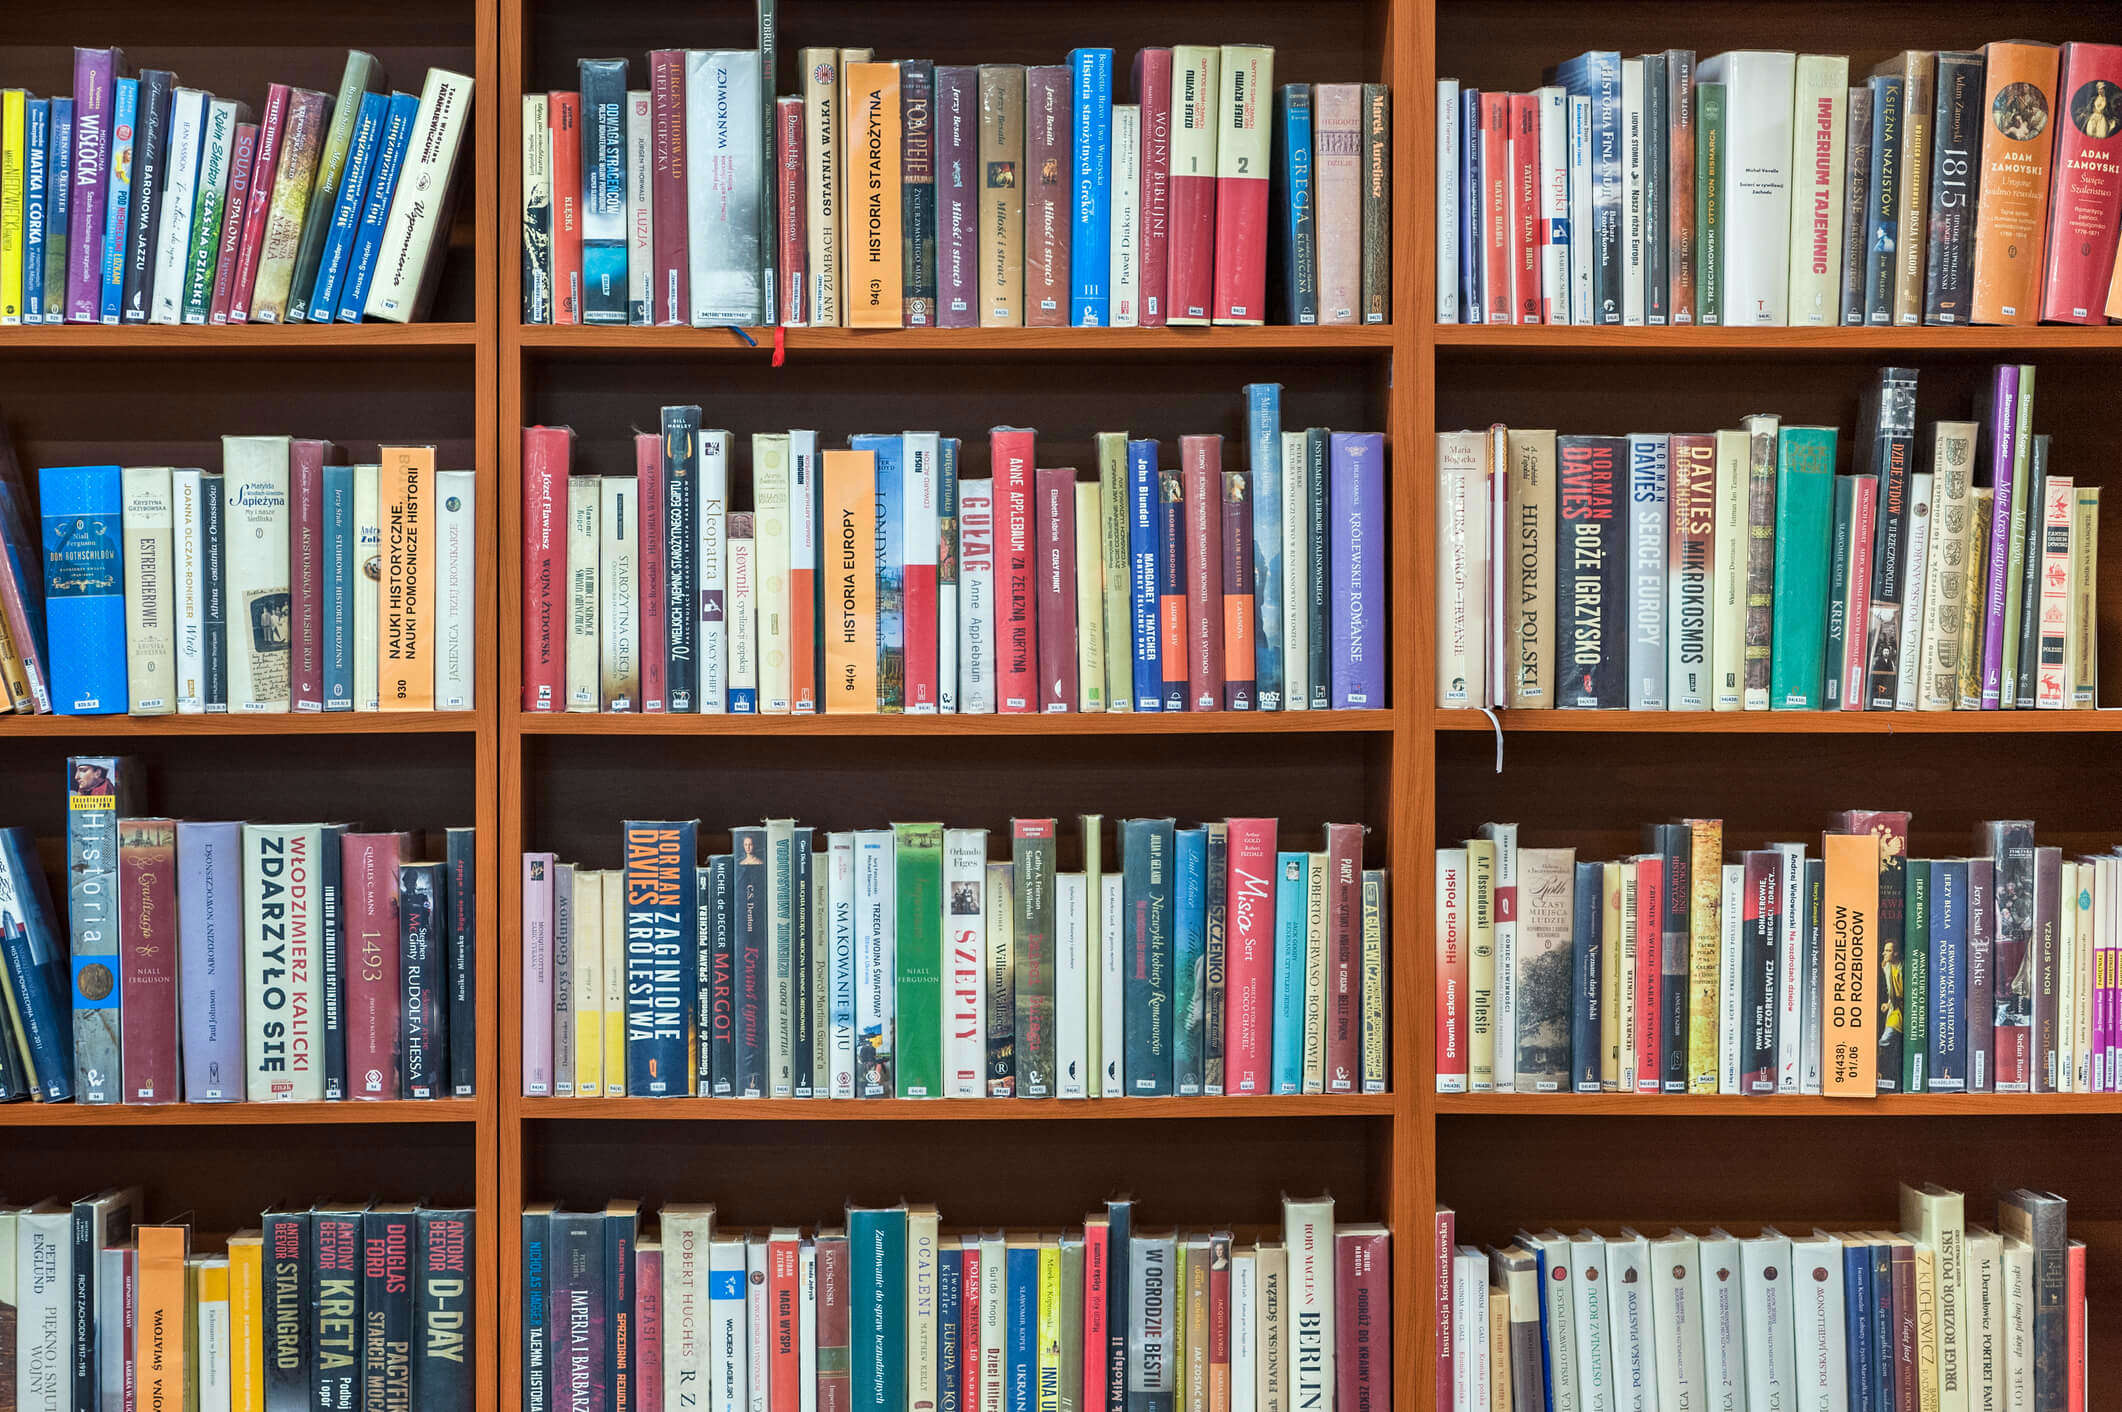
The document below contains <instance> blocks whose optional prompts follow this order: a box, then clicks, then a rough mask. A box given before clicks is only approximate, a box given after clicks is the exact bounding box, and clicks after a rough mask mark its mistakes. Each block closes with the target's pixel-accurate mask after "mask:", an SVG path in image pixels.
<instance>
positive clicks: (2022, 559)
mask: <svg viewBox="0 0 2122 1412" xmlns="http://www.w3.org/2000/svg"><path fill="white" fill-rule="evenodd" d="M2033 433H2034V368H2033V364H2031V363H2022V364H2020V365H2019V398H2018V420H2017V423H2016V425H2015V426H2014V427H2013V430H2012V438H2011V537H2010V538H2009V539H2008V540H2006V541H2005V543H2006V545H2007V550H2006V557H2005V562H2004V675H2003V677H2002V681H2003V683H2004V686H2003V688H2002V691H2001V693H2000V694H2001V697H2002V699H2001V700H2000V701H1999V702H1998V705H1999V706H2000V707H2001V708H2002V709H2004V710H2010V709H2011V708H2012V707H2013V706H2015V705H2016V704H2017V703H2018V689H2017V687H2018V681H2019V634H2018V631H2017V628H2018V623H2019V601H2020V599H2021V597H2022V596H2023V590H2022V586H2021V583H2020V580H2021V579H2022V578H2023V577H2024V575H2025V573H2026V514H2027V504H2026V502H2027V499H2028V493H2029V491H2030V490H2031V488H2032V487H2031V485H2030V482H2031V481H2032V479H2033V439H2034V436H2033Z"/></svg>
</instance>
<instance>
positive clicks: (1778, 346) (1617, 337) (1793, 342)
mask: <svg viewBox="0 0 2122 1412" xmlns="http://www.w3.org/2000/svg"><path fill="white" fill-rule="evenodd" d="M1435 334H1436V344H1437V346H1438V347H1439V348H1466V349H1477V350H1481V351H1485V352H1493V351H1497V350H1504V349H1508V350H1510V351H1512V352H1532V353H1542V352H1548V353H1603V354H1629V353H1673V352H1682V353H1720V352H1721V353H1761V352H1808V353H1873V352H1877V353H1885V352H1895V351H1900V350H1908V351H1910V352H1917V353H1925V352H1939V353H1952V352H1963V353H1980V352H2026V353H2060V352H2071V351H2078V352H2083V351H2094V352H2108V353H2122V325H2116V326H2108V325H2094V326H2087V327H2081V326H2078V325H2053V326H2051V325H2037V326H2033V327H2024V326H2021V327H2011V328H1991V327H1986V326H1985V327H1973V328H1948V327H1904V328H1894V327H1882V328H1842V327H1835V328H1719V327H1705V326H1700V325H1697V326H1692V327H1690V326H1687V325H1680V326H1677V327H1662V328H1649V327H1619V326H1612V325H1609V326H1606V327H1599V328H1591V327H1579V326H1576V325H1548V324H1495V325H1489V324H1438V325H1437V326H1436V329H1435Z"/></svg>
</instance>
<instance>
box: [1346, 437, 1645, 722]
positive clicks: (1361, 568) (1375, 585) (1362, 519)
mask: <svg viewBox="0 0 2122 1412" xmlns="http://www.w3.org/2000/svg"><path fill="white" fill-rule="evenodd" d="M1330 453H1331V459H1330V462H1329V472H1328V481H1329V484H1328V495H1327V501H1328V505H1329V507H1330V508H1329V511H1328V515H1329V522H1330V524H1331V526H1332V534H1333V538H1334V542H1335V543H1336V544H1337V545H1338V546H1339V550H1338V552H1337V553H1336V554H1334V555H1333V562H1332V565H1331V569H1330V574H1329V587H1328V600H1329V605H1330V606H1329V616H1330V617H1331V618H1332V622H1333V626H1332V664H1331V673H1330V680H1331V687H1332V705H1333V709H1335V710H1337V711H1347V710H1358V709H1378V708H1382V707H1383V706H1384V705H1385V704H1386V702H1385V565H1384V545H1383V544H1382V543H1381V542H1380V536H1379V535H1378V534H1376V533H1375V529H1376V526H1377V525H1379V524H1380V523H1382V522H1383V520H1384V518H1385V508H1384V507H1385V436H1384V434H1383V433H1382V432H1339V431H1337V432H1335V433H1333V435H1332V437H1331V440H1330ZM1313 493H1314V496H1315V497H1316V495H1317V490H1316V489H1315V490H1314V492H1313ZM1615 534H1616V538H1617V542H1616V543H1614V544H1612V545H1609V546H1608V548H1609V552H1610V553H1612V554H1614V555H1615V556H1616V558H1615V560H1614V561H1613V562H1614V566H1615V569H1616V571H1617V572H1618V567H1619V563H1618V554H1619V549H1620V546H1619V543H1618V527H1617V526H1616V527H1615ZM1621 597H1622V595H1621V593H1620V587H1619V583H1618V581H1617V582H1616V583H1615V584H1614V600H1615V602H1616V603H1617V604H1618V603H1619V602H1620V601H1621ZM1315 627H1316V624H1315ZM1314 691H1315V693H1316V686H1315V687H1314ZM1314 699H1315V703H1316V695H1315V698H1314Z"/></svg>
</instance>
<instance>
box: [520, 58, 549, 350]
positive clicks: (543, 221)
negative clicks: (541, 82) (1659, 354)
mask: <svg viewBox="0 0 2122 1412" xmlns="http://www.w3.org/2000/svg"><path fill="white" fill-rule="evenodd" d="M550 101H551V100H550V99H548V98H547V97H546V95H545V94H543V93H530V94H526V95H524V99H523V203H522V210H521V211H520V212H519V213H518V214H519V218H520V219H521V220H522V222H523V226H522V230H523V244H524V259H525V260H526V261H528V262H529V263H528V264H526V266H525V267H524V273H523V279H524V283H525V285H526V286H528V285H529V284H530V283H531V281H532V280H537V281H539V282H541V283H542V284H543V286H544V290H545V297H544V300H543V308H542V312H543V313H544V315H545V317H544V318H543V319H538V320H532V319H531V318H530V317H529V314H530V312H531V310H532V308H533V307H534V306H533V305H532V303H531V301H530V299H529V297H528V296H529V294H530V290H529V288H528V287H526V288H525V290H524V294H525V296H526V298H525V303H524V309H525V320H524V321H525V322H526V323H529V322H537V323H546V324H550V323H551V322H552V321H553V306H554V305H555V304H556V303H557V302H558V301H557V300H555V299H554V298H553V229H552V221H553V214H554V213H553V139H552V134H551V132H550V131H549V130H548V125H549V123H550V121H551V120H550V119H549V118H548V116H547V113H548V106H549V104H550ZM534 236H535V237H536V238H535V239H534Z"/></svg>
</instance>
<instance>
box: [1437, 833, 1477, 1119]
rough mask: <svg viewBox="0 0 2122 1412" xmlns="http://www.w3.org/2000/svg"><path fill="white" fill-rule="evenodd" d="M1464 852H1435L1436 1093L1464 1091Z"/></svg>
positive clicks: (1466, 973) (1465, 960) (1466, 905)
mask: <svg viewBox="0 0 2122 1412" xmlns="http://www.w3.org/2000/svg"><path fill="white" fill-rule="evenodd" d="M1470 905H1471V904H1470V903H1469V902H1468V901H1467V896H1466V850H1465V849H1463V848H1453V849H1439V850H1437V1014H1436V1025H1437V1092H1439V1093H1464V1092H1466V1077H1467V1076H1466V987H1467V981H1468V966H1469V962H1468V959H1467V949H1466V946H1467V941H1466V925H1467V909H1468V907H1469V906H1470Z"/></svg>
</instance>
